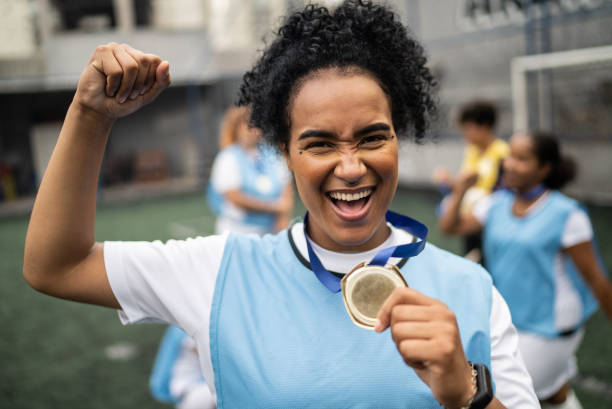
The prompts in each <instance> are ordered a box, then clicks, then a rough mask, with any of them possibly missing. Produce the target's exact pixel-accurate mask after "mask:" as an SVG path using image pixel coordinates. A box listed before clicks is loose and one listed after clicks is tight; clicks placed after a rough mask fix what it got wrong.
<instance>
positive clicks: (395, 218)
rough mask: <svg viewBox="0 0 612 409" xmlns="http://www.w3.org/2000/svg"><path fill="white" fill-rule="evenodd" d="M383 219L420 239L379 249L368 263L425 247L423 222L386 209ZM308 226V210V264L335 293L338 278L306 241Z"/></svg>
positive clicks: (382, 261)
mask: <svg viewBox="0 0 612 409" xmlns="http://www.w3.org/2000/svg"><path fill="white" fill-rule="evenodd" d="M385 219H386V220H387V221H388V222H389V223H391V224H392V225H393V226H394V227H398V228H400V229H403V230H406V231H407V232H408V233H410V234H412V235H413V236H415V237H416V238H418V239H420V240H419V241H417V242H413V243H406V244H400V245H398V246H391V247H387V248H385V249H382V250H381V251H379V252H378V253H377V254H376V255H375V256H374V258H373V259H372V260H371V261H370V263H369V264H373V265H377V266H383V267H384V266H385V264H387V260H389V258H391V257H401V258H405V257H414V256H416V255H417V254H419V253H420V252H421V251H423V249H424V248H425V243H426V240H427V226H425V225H424V224H423V223H421V222H419V221H417V220H414V219H412V218H410V217H408V216H404V215H402V214H399V213H395V212H392V211H391V210H388V211H387V213H386V214H385ZM307 228H308V212H306V215H305V216H304V236H306V247H307V248H308V258H309V259H310V266H311V267H312V271H313V272H314V273H315V276H316V277H317V279H318V280H319V281H320V282H321V283H322V284H323V285H324V286H325V287H327V289H328V290H329V291H331V292H332V293H337V292H339V291H340V280H341V279H340V278H338V277H336V276H335V275H334V274H332V273H330V272H329V271H328V270H327V269H326V268H325V267H323V264H321V260H319V257H317V255H316V254H315V252H314V251H313V250H312V247H311V246H310V242H309V241H308V236H307V234H306V230H307Z"/></svg>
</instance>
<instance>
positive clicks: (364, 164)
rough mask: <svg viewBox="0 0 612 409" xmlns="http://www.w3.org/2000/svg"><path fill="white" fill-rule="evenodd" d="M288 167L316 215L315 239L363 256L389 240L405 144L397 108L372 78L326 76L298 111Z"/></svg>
mask: <svg viewBox="0 0 612 409" xmlns="http://www.w3.org/2000/svg"><path fill="white" fill-rule="evenodd" d="M289 115H290V121H291V128H290V131H289V132H290V135H289V146H288V147H287V148H286V149H285V151H286V153H285V156H286V159H287V165H288V167H289V169H291V170H292V171H293V174H294V177H295V182H296V185H297V189H298V192H299V194H300V197H301V199H302V201H303V202H304V205H305V206H306V208H307V209H308V213H309V231H308V234H309V236H310V237H311V239H312V240H314V241H315V242H316V243H317V244H319V245H320V246H322V247H324V248H327V249H329V250H335V251H363V250H368V249H371V248H374V247H376V246H378V245H380V244H382V243H383V242H384V240H385V239H386V238H387V237H388V235H389V229H388V228H387V226H386V223H385V212H386V211H387V209H388V208H389V204H390V203H391V200H392V199H393V195H394V194H395V189H396V187H397V177H398V143H397V137H396V135H395V131H394V129H393V122H392V120H391V106H390V103H389V100H388V98H387V96H386V94H385V93H384V92H383V90H382V89H381V87H380V86H379V85H378V83H377V82H376V81H375V80H374V79H373V78H371V77H370V76H368V75H366V74H358V73H353V74H347V73H344V72H342V73H340V72H338V70H336V69H326V70H322V71H320V72H319V73H318V74H317V75H316V76H313V77H311V78H310V79H307V80H306V81H305V82H304V83H303V84H302V86H301V87H300V88H299V90H298V91H297V94H296V95H295V96H294V98H293V100H292V103H291V107H290V112H289Z"/></svg>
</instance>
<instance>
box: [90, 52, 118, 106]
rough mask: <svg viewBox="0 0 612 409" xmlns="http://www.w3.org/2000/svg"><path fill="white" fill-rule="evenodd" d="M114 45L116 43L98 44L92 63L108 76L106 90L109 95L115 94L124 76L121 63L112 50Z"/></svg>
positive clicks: (96, 68)
mask: <svg viewBox="0 0 612 409" xmlns="http://www.w3.org/2000/svg"><path fill="white" fill-rule="evenodd" d="M114 46H116V44H115V43H110V44H106V45H101V46H98V47H97V48H96V51H95V52H94V57H93V61H92V63H91V65H92V66H93V68H94V69H95V70H97V71H98V72H100V73H101V74H102V75H104V76H105V77H106V86H105V92H106V95H107V96H109V97H113V96H115V93H116V92H117V89H119V85H120V84H121V78H122V77H123V70H122V69H121V65H120V64H119V62H118V61H117V58H116V57H115V54H114V53H113V50H112V47H114Z"/></svg>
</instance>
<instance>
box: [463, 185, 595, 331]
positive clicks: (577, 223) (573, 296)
mask: <svg viewBox="0 0 612 409" xmlns="http://www.w3.org/2000/svg"><path fill="white" fill-rule="evenodd" d="M548 196H549V192H548V191H547V192H546V193H544V194H543V195H541V196H540V197H539V198H538V200H536V201H535V202H533V204H532V205H531V206H530V207H529V208H528V209H527V212H526V214H525V215H528V214H531V213H533V212H535V211H536V210H537V209H539V208H540V207H541V206H543V205H544V204H545V203H546V200H548ZM493 197H494V196H487V197H485V198H482V199H481V200H479V201H478V203H476V205H475V206H474V208H473V210H472V213H473V215H474V217H476V219H478V221H479V222H480V224H481V225H482V226H484V225H485V224H486V222H487V217H488V215H489V210H490V209H491V205H492V203H493ZM592 239H593V227H592V226H591V222H590V220H589V217H588V216H587V214H586V213H585V212H584V210H582V209H575V210H573V211H572V212H571V213H570V215H569V217H568V218H567V221H566V222H565V226H564V228H563V232H562V234H561V248H560V249H559V252H558V253H557V254H556V255H555V261H554V266H553V268H554V276H555V294H556V295H555V327H556V328H557V329H558V330H559V331H564V330H570V329H574V328H575V327H576V326H577V325H578V324H579V323H580V320H581V319H582V301H581V300H580V295H579V294H578V291H577V290H576V288H575V287H574V285H573V284H572V281H571V278H570V276H569V275H568V273H567V271H566V270H565V265H564V263H563V257H564V254H563V253H562V250H563V249H566V248H569V247H572V246H575V245H576V244H580V243H585V242H589V241H591V240H592Z"/></svg>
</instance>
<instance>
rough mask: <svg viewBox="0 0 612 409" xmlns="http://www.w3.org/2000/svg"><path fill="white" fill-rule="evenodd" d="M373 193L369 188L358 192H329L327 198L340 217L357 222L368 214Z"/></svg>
mask: <svg viewBox="0 0 612 409" xmlns="http://www.w3.org/2000/svg"><path fill="white" fill-rule="evenodd" d="M373 192H374V189H373V188H367V189H363V190H360V191H357V192H339V191H335V192H329V193H328V194H327V196H328V197H329V198H330V200H331V202H332V204H333V205H334V208H335V209H336V211H337V213H338V214H339V215H340V216H342V217H343V218H346V219H350V220H355V219H359V218H361V217H363V216H364V215H365V213H366V212H367V208H368V206H367V205H368V203H369V201H370V198H371V197H372V193H373Z"/></svg>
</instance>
